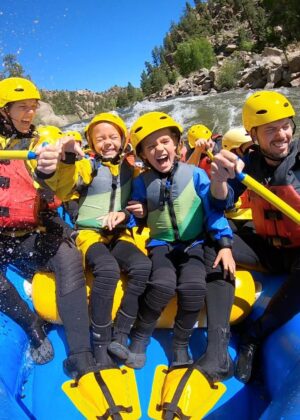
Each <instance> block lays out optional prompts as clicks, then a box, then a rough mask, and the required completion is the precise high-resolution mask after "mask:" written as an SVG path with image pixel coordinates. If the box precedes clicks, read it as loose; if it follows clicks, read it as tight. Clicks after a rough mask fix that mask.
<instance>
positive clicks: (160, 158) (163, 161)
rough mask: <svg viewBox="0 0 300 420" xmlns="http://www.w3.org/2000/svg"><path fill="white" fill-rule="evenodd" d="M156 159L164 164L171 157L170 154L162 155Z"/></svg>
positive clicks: (160, 163)
mask: <svg viewBox="0 0 300 420" xmlns="http://www.w3.org/2000/svg"><path fill="white" fill-rule="evenodd" d="M156 161H157V163H158V164H159V165H164V164H166V163H167V162H168V161H169V157H168V156H161V157H159V158H156Z"/></svg>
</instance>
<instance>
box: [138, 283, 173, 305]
mask: <svg viewBox="0 0 300 420" xmlns="http://www.w3.org/2000/svg"><path fill="white" fill-rule="evenodd" d="M175 294H176V288H175V286H172V285H170V286H169V287H168V286H167V285H166V284H159V283H155V284H152V283H151V285H149V286H148V289H147V292H146V294H145V302H146V304H147V305H148V306H149V307H150V308H153V310H154V311H160V310H161V309H163V308H164V307H165V306H166V305H167V304H168V303H169V301H170V300H171V299H172V298H173V297H174V296H175Z"/></svg>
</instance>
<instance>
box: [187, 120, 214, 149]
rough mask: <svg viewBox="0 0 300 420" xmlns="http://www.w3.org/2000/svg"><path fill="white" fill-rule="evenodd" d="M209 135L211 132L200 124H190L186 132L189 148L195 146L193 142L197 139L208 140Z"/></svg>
mask: <svg viewBox="0 0 300 420" xmlns="http://www.w3.org/2000/svg"><path fill="white" fill-rule="evenodd" d="M211 136H212V132H211V131H210V129H209V128H207V127H206V126H205V125H202V124H197V125H192V127H191V128H190V129H189V131H188V132H187V139H188V143H189V146H190V148H191V149H194V148H195V143H196V141H197V140H198V139H205V140H209V139H210V138H211Z"/></svg>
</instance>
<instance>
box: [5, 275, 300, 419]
mask: <svg viewBox="0 0 300 420" xmlns="http://www.w3.org/2000/svg"><path fill="white" fill-rule="evenodd" d="M8 276H9V278H10V279H11V280H12V281H13V283H14V284H15V285H16V287H17V288H18V290H19V292H20V293H21V294H22V296H23V297H24V298H25V299H27V300H29V299H28V298H27V296H26V295H25V294H24V290H23V279H22V278H21V277H20V276H19V275H18V274H17V273H16V272H14V271H9V272H8ZM254 277H255V280H258V281H259V282H260V283H261V284H262V292H261V294H260V297H259V298H258V299H257V301H256V303H255V305H254V308H253V311H252V313H251V315H250V316H251V317H257V316H259V315H260V314H261V313H262V311H263V310H264V308H265V306H266V305H267V303H268V301H269V299H270V296H272V294H274V292H275V291H276V290H277V289H278V287H279V285H280V283H281V282H282V277H278V278H277V277H274V276H272V277H271V276H266V275H262V274H258V273H254ZM170 335H171V330H170V329H157V330H156V331H155V333H154V336H153V338H152V340H151V344H150V346H149V350H148V353H147V354H148V362H147V364H146V366H145V367H144V368H143V369H142V370H140V371H136V381H137V386H138V392H139V398H140V405H141V410H142V417H141V418H142V419H148V418H149V417H148V415H147V411H148V404H149V398H150V394H151V389H152V379H153V376H154V372H155V368H156V366H157V365H158V364H168V356H169V355H170V350H171V348H170V347H171V339H170ZM49 338H50V339H51V342H52V343H53V346H54V348H55V358H54V360H53V361H52V362H51V363H48V364H46V365H43V366H36V365H33V364H32V362H31V360H30V357H29V356H28V340H27V337H26V335H25V334H24V332H23V331H22V329H21V328H20V327H19V326H18V325H16V324H15V323H14V322H13V321H11V320H10V319H9V318H7V317H6V316H5V315H3V314H0V360H1V368H0V419H18V420H23V419H37V420H54V419H55V420H57V419H63V420H77V419H78V420H80V419H83V418H84V417H83V416H82V415H81V414H80V412H79V411H78V410H77V409H76V408H75V406H74V405H73V404H72V402H71V401H70V400H69V399H68V397H67V396H66V395H65V394H64V392H63V391H62V390H61V385H62V384H63V383H64V382H65V381H67V380H68V379H69V378H68V377H67V376H66V375H65V374H64V372H63V369H62V362H63V360H64V359H65V357H66V341H65V336H64V331H63V327H62V326H60V325H53V327H52V329H51V330H50V332H49ZM236 341H237V340H236V336H235V333H234V332H233V334H232V339H231V342H230V352H231V356H232V357H233V358H234V357H235V355H236V350H235V349H236ZM205 345H206V341H205V330H204V329H201V328H196V329H195V330H194V333H193V336H192V339H191V345H190V348H191V352H192V354H193V356H194V358H197V357H199V355H200V354H201V353H202V352H203V351H204V349H205ZM259 370H260V375H259V378H257V379H255V380H254V381H252V382H251V384H249V385H244V384H242V383H240V382H238V381H237V380H236V379H235V378H232V379H230V380H228V381H226V383H225V384H226V387H227V391H226V392H225V394H224V395H223V396H222V398H221V399H220V400H219V401H218V403H217V404H216V405H215V406H214V407H213V409H212V410H211V411H210V412H209V413H208V414H207V416H206V418H207V419H232V418H235V419H243V420H247V419H249V420H252V419H258V418H260V419H296V418H300V315H297V316H295V317H294V318H293V319H292V320H291V321H289V322H288V323H287V324H285V325H284V326H283V327H281V328H280V329H279V330H277V331H276V332H275V333H273V334H272V335H271V336H270V337H269V338H268V339H267V340H266V341H265V343H264V345H263V347H262V351H261V360H260V369H259ZM199 420H200V419H199Z"/></svg>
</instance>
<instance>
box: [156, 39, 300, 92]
mask: <svg viewBox="0 0 300 420" xmlns="http://www.w3.org/2000/svg"><path fill="white" fill-rule="evenodd" d="M228 50H231V51H232V53H233V52H234V51H235V50H236V45H234V44H230V45H228ZM231 57H232V55H231ZM228 59H229V56H228V55H227V56H226V54H222V55H219V56H218V63H217V65H216V66H214V67H212V68H211V69H210V70H207V69H201V70H199V71H197V72H194V73H193V74H191V75H190V76H189V77H188V78H185V79H184V78H181V79H179V80H177V82H176V83H175V84H174V85H170V84H168V85H166V86H165V87H164V88H163V90H162V91H160V92H158V93H155V94H153V95H151V96H150V97H149V98H148V99H149V100H166V99H170V98H174V97H177V96H187V95H189V96H190V95H206V94H208V93H211V92H220V91H222V92H223V91H224V90H228V89H226V88H224V87H223V88H220V87H219V86H218V75H219V73H220V71H222V67H223V64H224V63H225V62H226V60H228ZM238 59H239V60H241V61H242V62H243V65H244V68H243V70H241V71H240V72H239V73H238V80H237V82H236V86H235V87H236V88H245V89H273V88H279V87H282V86H286V87H297V86H300V45H299V44H298V45H291V46H290V47H289V48H288V49H287V50H286V51H283V50H280V49H278V48H271V47H266V48H265V49H264V50H263V52H262V54H255V53H250V52H243V51H241V52H239V54H238ZM227 62H228V61H227Z"/></svg>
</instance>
